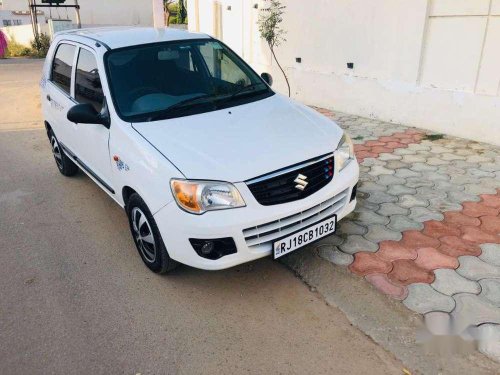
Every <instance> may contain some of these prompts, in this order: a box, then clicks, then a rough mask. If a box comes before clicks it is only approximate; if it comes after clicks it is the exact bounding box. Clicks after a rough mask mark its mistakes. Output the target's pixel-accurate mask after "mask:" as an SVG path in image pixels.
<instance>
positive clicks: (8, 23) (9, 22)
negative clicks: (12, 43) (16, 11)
mask: <svg viewBox="0 0 500 375" xmlns="http://www.w3.org/2000/svg"><path fill="white" fill-rule="evenodd" d="M3 25H4V26H12V20H3Z"/></svg>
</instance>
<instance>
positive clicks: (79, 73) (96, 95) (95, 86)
mask: <svg viewBox="0 0 500 375" xmlns="http://www.w3.org/2000/svg"><path fill="white" fill-rule="evenodd" d="M75 99H76V101H77V102H78V103H89V104H92V106H94V108H95V110H96V111H97V112H101V109H102V104H103V99H104V95H103V93H102V85H101V79H100V77H99V70H98V69H97V61H96V59H95V56H94V54H93V53H92V52H90V51H87V50H86V49H83V48H81V49H80V53H79V55H78V62H77V63H76V75H75Z"/></svg>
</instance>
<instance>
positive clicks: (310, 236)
mask: <svg viewBox="0 0 500 375" xmlns="http://www.w3.org/2000/svg"><path fill="white" fill-rule="evenodd" d="M336 227H337V215H334V216H332V217H330V218H328V219H326V220H323V221H321V222H319V223H316V224H313V225H311V226H309V227H307V228H304V229H301V230H299V231H297V232H295V233H293V234H291V235H289V236H286V237H284V238H281V239H279V240H277V241H275V242H274V243H273V256H274V259H278V258H279V257H282V256H283V255H286V254H288V253H291V252H292V251H294V250H297V249H298V248H300V247H303V246H305V245H308V244H310V243H312V242H315V241H316V240H319V239H320V238H322V237H325V236H328V235H330V234H333V233H335V228H336Z"/></svg>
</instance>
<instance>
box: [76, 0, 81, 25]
mask: <svg viewBox="0 0 500 375" xmlns="http://www.w3.org/2000/svg"><path fill="white" fill-rule="evenodd" d="M75 11H76V27H77V28H79V29H81V28H82V20H81V19H80V5H78V0H75Z"/></svg>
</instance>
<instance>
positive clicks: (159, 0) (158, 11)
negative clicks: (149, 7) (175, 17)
mask: <svg viewBox="0 0 500 375" xmlns="http://www.w3.org/2000/svg"><path fill="white" fill-rule="evenodd" d="M152 1H153V26H154V27H165V13H164V12H165V10H164V9H163V0H152Z"/></svg>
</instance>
